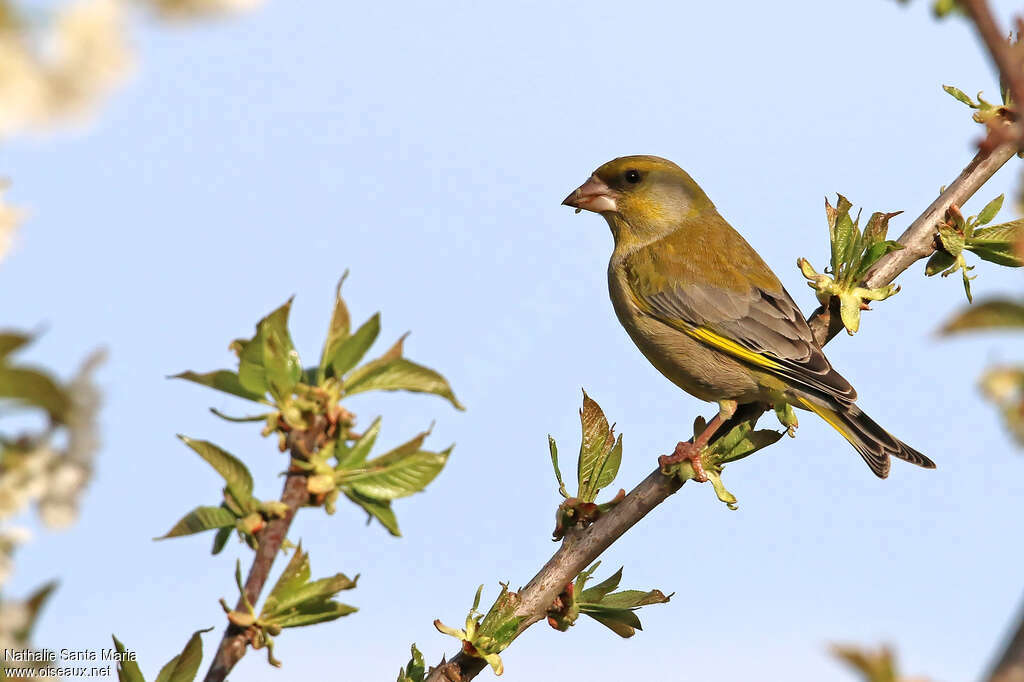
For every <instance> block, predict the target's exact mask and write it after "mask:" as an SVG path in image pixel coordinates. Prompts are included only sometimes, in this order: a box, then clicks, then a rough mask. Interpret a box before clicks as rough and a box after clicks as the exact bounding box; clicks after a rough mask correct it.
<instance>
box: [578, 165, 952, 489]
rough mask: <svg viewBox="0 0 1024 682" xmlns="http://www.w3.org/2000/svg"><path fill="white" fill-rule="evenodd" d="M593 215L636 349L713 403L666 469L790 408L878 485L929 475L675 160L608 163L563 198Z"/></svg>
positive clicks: (924, 460) (618, 308) (700, 475)
mask: <svg viewBox="0 0 1024 682" xmlns="http://www.w3.org/2000/svg"><path fill="white" fill-rule="evenodd" d="M562 203H563V205H566V206H570V207H572V208H575V209H576V213H579V212H580V211H583V210H585V211H591V212H593V213H598V214H600V215H601V216H602V217H604V219H605V220H606V221H607V223H608V226H609V227H610V228H611V232H612V236H613V238H614V242H615V247H614V249H613V251H612V255H611V259H610V260H609V263H608V289H609V293H610V295H611V300H612V307H613V308H614V310H615V314H616V316H617V317H618V319H619V322H621V323H622V326H623V327H625V329H626V332H627V333H628V334H629V336H630V338H631V339H632V340H633V342H634V343H635V344H636V346H637V347H638V348H639V349H640V352H641V353H643V355H644V356H645V357H646V358H647V359H648V360H649V361H650V362H651V364H652V365H654V367H655V368H656V369H657V370H658V371H660V372H661V373H662V374H663V375H664V376H665V377H666V378H668V379H669V380H670V381H671V382H672V383H674V384H675V385H676V386H678V387H680V388H682V389H683V390H684V391H686V392H687V393H690V394H691V395H693V396H695V397H697V398H699V399H701V400H705V401H709V402H715V403H717V404H718V414H717V415H715V417H714V418H713V419H711V421H709V422H708V423H707V425H706V427H705V428H704V429H703V431H702V432H701V433H700V434H695V436H694V438H693V440H692V442H689V441H686V442H680V443H679V444H678V445H677V446H676V448H675V450H674V452H673V454H672V455H667V456H662V457H661V458H659V463H661V464H662V466H663V468H664V466H665V465H667V464H672V463H677V462H682V461H685V460H688V461H690V462H691V463H692V465H693V469H694V474H695V476H694V477H695V478H696V479H697V480H706V479H707V475H706V472H705V471H704V467H703V465H702V462H701V458H700V452H701V450H702V449H703V448H704V446H706V445H707V444H708V443H709V442H710V441H711V439H712V437H713V436H714V435H715V433H716V432H717V431H718V430H719V429H720V427H721V426H722V424H723V423H725V422H726V421H727V420H728V419H729V418H730V417H731V416H732V415H733V414H735V412H736V410H737V407H738V406H739V405H741V404H746V403H751V402H762V403H768V404H771V405H776V406H778V405H780V404H781V403H788V404H789V405H792V406H793V407H796V408H798V409H802V410H808V411H811V412H813V413H815V414H817V415H818V416H819V417H821V418H822V419H824V420H825V421H826V422H827V423H828V424H829V425H830V426H832V427H833V428H834V429H835V430H836V431H838V432H839V433H840V434H842V436H843V437H844V438H845V439H846V440H847V441H849V443H850V444H851V445H852V446H853V447H854V449H855V450H856V451H857V452H858V453H860V456H861V457H862V458H863V459H864V461H865V462H866V463H867V465H868V466H869V467H870V468H871V471H873V472H874V473H875V475H877V476H878V477H879V478H885V477H886V476H887V475H888V473H889V462H890V457H895V458H897V459H901V460H905V461H907V462H910V463H912V464H916V465H918V466H921V467H925V468H929V469H933V468H935V463H934V462H933V461H932V460H930V459H929V458H928V457H926V456H924V455H923V454H921V453H920V452H918V451H917V450H915V449H914V448H912V447H910V446H909V445H907V444H906V443H904V442H902V441H900V440H899V439H897V438H896V437H894V436H893V435H892V434H890V433H889V432H888V431H886V430H885V429H884V428H882V427H881V426H879V425H878V424H877V423H876V422H875V421H874V420H873V419H871V418H870V417H869V416H868V415H867V414H865V413H864V412H863V411H862V410H861V409H860V408H859V407H858V406H857V405H856V402H855V401H856V399H857V392H856V391H855V390H854V388H853V386H851V385H850V383H849V382H848V381H847V380H846V379H844V378H843V377H842V375H840V374H839V372H837V371H836V370H835V369H833V367H832V364H831V363H830V362H829V360H828V358H826V357H825V353H824V352H823V351H822V349H821V345H820V344H819V343H818V342H817V341H816V340H815V338H814V335H813V333H812V332H811V329H810V327H809V326H808V324H807V321H806V320H805V319H804V316H803V314H802V313H801V312H800V308H799V307H798V306H797V304H796V303H795V302H794V301H793V297H792V296H790V295H789V293H788V292H787V291H786V289H785V288H784V287H783V286H782V283H781V282H780V281H779V278H778V277H777V276H776V275H775V273H774V272H772V270H771V268H770V267H768V265H767V264H766V263H765V262H764V260H763V259H762V258H761V256H760V255H758V253H757V252H756V251H755V250H754V249H753V247H751V246H750V244H749V243H747V241H746V240H745V239H744V238H743V237H742V236H741V235H740V233H739V232H737V231H736V230H735V229H733V227H732V226H731V225H730V224H729V223H728V222H726V220H725V218H723V217H722V216H721V215H720V214H719V212H718V210H717V209H716V208H715V205H714V204H713V203H712V202H711V200H710V199H709V198H708V196H707V195H706V194H705V193H704V190H702V189H701V188H700V186H699V185H698V184H697V183H696V182H695V181H694V180H693V178H692V177H690V175H689V174H688V173H687V172H686V171H684V170H683V169H682V168H680V167H679V166H677V165H676V164H675V163H673V162H671V161H669V160H667V159H663V158H661V157H657V156H646V155H639V156H623V157H619V158H616V159H613V160H611V161H609V162H608V163H605V164H604V165H602V166H601V167H599V168H598V169H597V170H596V171H594V172H593V174H592V175H591V176H590V177H589V178H588V179H587V181H586V182H584V183H583V184H582V185H580V186H579V187H578V188H577V189H575V190H573V191H572V193H570V194H569V196H567V197H566V198H565V200H564V201H563V202H562Z"/></svg>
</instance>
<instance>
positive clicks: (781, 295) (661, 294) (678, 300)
mask: <svg viewBox="0 0 1024 682" xmlns="http://www.w3.org/2000/svg"><path fill="white" fill-rule="evenodd" d="M730 229H731V228H730ZM737 236H738V235H737ZM740 239H742V238H740ZM742 245H743V246H746V248H747V249H749V250H750V254H742V255H743V256H746V257H747V258H738V259H737V258H733V259H731V260H727V259H726V258H728V257H726V258H716V257H715V256H710V255H709V254H708V252H704V253H702V254H699V256H698V257H700V256H703V257H705V258H708V257H710V258H712V259H714V260H715V261H716V262H715V263H708V262H706V261H705V263H704V266H705V268H707V267H711V268H712V269H713V271H714V276H713V277H712V278H710V279H711V281H707V280H708V278H707V277H701V278H698V277H696V276H695V275H694V274H692V273H693V271H692V267H693V263H692V260H691V259H692V258H693V257H694V255H695V254H694V253H692V252H690V253H687V252H686V251H684V250H683V249H680V248H678V245H677V246H676V248H665V245H658V244H652V245H650V246H648V247H647V249H646V250H647V251H648V253H647V254H638V255H640V257H641V258H643V259H645V260H647V263H646V264H645V265H646V266H647V267H644V268H638V269H635V270H634V269H633V268H630V267H629V265H628V264H627V265H626V274H627V277H626V279H627V281H628V282H629V285H630V290H631V294H632V298H633V302H634V304H635V305H636V306H637V307H638V308H639V309H640V310H641V311H642V312H643V313H645V314H647V315H649V316H651V317H653V318H655V319H657V320H659V321H661V322H662V323H664V324H667V325H669V326H671V327H673V328H675V329H678V330H679V331H681V332H683V333H685V334H688V335H689V336H691V337H693V338H694V339H697V340H698V341H701V342H702V343H705V344H707V345H708V346H711V347H713V348H715V349H717V350H719V351H722V352H724V353H727V354H728V355H731V356H732V357H735V358H737V359H739V360H742V361H743V362H746V363H748V364H750V365H752V366H754V367H756V368H758V369H761V370H762V371H768V372H769V373H771V374H774V375H777V376H779V377H780V378H783V379H785V380H786V381H787V383H788V384H793V385H796V386H799V387H802V388H804V389H805V390H810V391H811V392H812V393H825V394H827V395H828V396H830V397H832V398H835V399H837V400H839V401H841V402H844V403H850V402H853V401H854V400H856V398H857V393H856V391H854V389H853V387H852V386H851V385H850V384H849V382H847V381H846V379H844V378H843V377H842V376H841V375H840V374H839V373H838V372H836V371H835V370H834V369H833V368H832V365H831V364H830V363H829V361H828V359H827V358H826V357H825V354H824V353H823V352H822V350H821V347H820V346H819V345H818V343H817V342H816V341H815V340H814V335H813V334H812V333H811V330H810V327H808V326H807V322H806V321H805V320H804V317H803V315H802V314H801V312H800V309H799V308H798V307H797V305H796V303H794V302H793V299H792V298H791V297H790V295H789V293H788V292H787V291H786V290H785V289H784V288H783V287H782V284H781V283H779V281H778V279H777V278H776V277H775V276H774V274H772V273H771V271H770V270H769V269H768V268H767V266H766V265H764V263H763V261H761V259H760V257H759V256H757V254H756V253H755V252H753V249H751V248H750V247H749V246H748V245H747V244H746V242H743V244H742ZM740 250H744V249H740ZM718 253H721V252H720V251H719V252H718ZM732 255H733V256H735V255H737V254H736V252H735V251H733V252H732ZM751 255H752V258H754V259H756V262H750V263H744V262H743V261H744V260H747V259H749V258H750V257H751ZM737 267H739V268H744V267H746V268H751V267H753V268H754V270H755V271H757V272H758V273H760V274H761V276H760V277H756V276H755V277H751V276H750V272H749V271H748V272H745V273H740V272H738V271H736V268H737ZM762 268H763V271H762ZM646 270H650V271H652V272H657V273H659V275H658V276H656V277H651V276H647V277H642V276H637V274H636V273H637V272H642V271H646ZM730 270H732V272H730ZM684 273H686V274H687V275H689V276H679V275H681V274H684ZM764 273H767V276H766V275H765V274H764ZM730 275H736V276H730ZM742 275H746V276H742ZM694 282H700V283H699V284H697V283H694Z"/></svg>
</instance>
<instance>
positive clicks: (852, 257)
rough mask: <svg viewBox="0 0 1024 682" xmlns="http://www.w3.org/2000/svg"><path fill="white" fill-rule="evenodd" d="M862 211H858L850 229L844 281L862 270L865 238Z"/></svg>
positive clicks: (844, 257)
mask: <svg viewBox="0 0 1024 682" xmlns="http://www.w3.org/2000/svg"><path fill="white" fill-rule="evenodd" d="M859 225H860V211H859V210H858V211H857V218H856V219H855V220H854V221H853V223H852V225H851V227H850V241H849V243H848V244H847V245H846V253H844V254H843V263H844V266H843V280H844V281H849V280H850V276H851V275H852V274H853V273H854V272H856V271H857V270H858V269H860V259H861V256H862V255H863V241H864V240H863V236H862V235H861V233H860V227H859Z"/></svg>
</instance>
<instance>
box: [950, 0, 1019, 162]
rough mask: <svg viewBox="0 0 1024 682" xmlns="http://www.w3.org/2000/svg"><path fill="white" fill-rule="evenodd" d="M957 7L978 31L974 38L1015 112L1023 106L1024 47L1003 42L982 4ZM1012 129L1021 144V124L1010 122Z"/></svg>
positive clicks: (974, 0)
mask: <svg viewBox="0 0 1024 682" xmlns="http://www.w3.org/2000/svg"><path fill="white" fill-rule="evenodd" d="M960 3H961V4H962V5H963V7H964V9H965V10H967V14H968V15H969V16H970V17H971V20H972V21H973V22H974V26H975V27H976V28H977V29H978V35H980V36H981V39H982V41H984V43H985V47H987V48H988V53H989V55H990V56H991V57H992V61H993V62H995V65H996V68H997V69H998V70H999V75H1000V79H1001V80H1002V82H1003V84H1004V85H1005V86H1006V88H1007V89H1008V90H1009V91H1010V96H1011V97H1012V98H1013V104H1014V107H1015V108H1016V109H1017V110H1018V111H1019V110H1020V106H1021V104H1022V103H1024V46H1020V45H1017V46H1014V45H1012V44H1011V43H1010V42H1009V41H1008V40H1007V39H1006V33H1004V32H1003V30H1002V29H1001V28H999V26H998V25H997V24H996V20H995V17H993V16H992V12H991V11H990V10H989V7H988V3H987V2H985V0H960ZM1017 118H1018V119H1019V118H1020V116H1018V117H1017ZM1014 128H1015V130H1016V139H1017V140H1018V142H1024V121H1020V120H1017V121H1016V122H1014Z"/></svg>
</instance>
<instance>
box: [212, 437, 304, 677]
mask: <svg viewBox="0 0 1024 682" xmlns="http://www.w3.org/2000/svg"><path fill="white" fill-rule="evenodd" d="M322 430H323V424H321V423H319V422H318V423H317V424H315V425H314V426H313V427H311V428H310V429H307V430H306V431H301V432H300V431H295V432H292V434H291V436H292V437H291V438H290V440H291V441H292V448H291V452H292V457H293V458H297V459H306V456H305V455H304V453H308V452H311V451H312V450H313V449H314V448H315V443H316V442H317V437H318V435H319V434H321V433H322ZM296 441H300V442H296ZM308 500H309V490H308V488H307V477H306V474H305V473H303V472H301V471H290V472H289V473H288V476H287V478H286V479H285V482H284V489H283V490H282V491H281V502H284V504H285V505H286V506H287V507H288V510H287V512H286V513H285V515H284V516H282V517H281V518H278V519H274V520H272V521H270V522H269V523H267V525H266V527H265V528H264V529H263V530H261V531H260V532H258V533H257V534H256V540H257V542H258V543H259V547H258V548H257V549H256V555H255V556H254V557H253V560H252V566H250V567H249V575H248V577H246V579H245V600H243V599H242V597H241V595H239V597H238V603H237V604H236V606H235V610H236V611H245V602H246V600H248V602H249V604H252V605H254V606H255V604H256V602H257V601H258V600H259V598H260V593H261V592H262V591H263V587H264V585H266V583H267V578H268V577H270V569H271V567H272V566H273V565H274V559H276V558H277V555H278V553H279V552H280V551H281V545H282V544H283V543H284V540H285V537H286V536H287V535H288V529H289V528H290V527H291V525H292V520H293V519H294V518H295V513H296V512H297V511H298V510H299V508H300V507H302V506H303V505H304V504H306V502H307V501H308ZM248 646H249V638H248V636H247V634H246V631H245V630H244V629H243V628H240V627H238V626H237V625H233V624H231V623H229V624H228V626H227V628H226V629H225V630H224V637H223V638H222V639H221V641H220V646H219V647H218V648H217V654H216V656H214V658H213V662H212V663H211V664H210V669H209V670H208V671H207V672H206V677H205V678H204V682H223V680H224V679H225V678H226V677H227V676H228V673H229V672H231V669H232V668H234V667H235V664H236V663H238V662H239V661H240V660H242V657H243V656H245V651H246V648H247V647H248Z"/></svg>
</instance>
